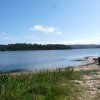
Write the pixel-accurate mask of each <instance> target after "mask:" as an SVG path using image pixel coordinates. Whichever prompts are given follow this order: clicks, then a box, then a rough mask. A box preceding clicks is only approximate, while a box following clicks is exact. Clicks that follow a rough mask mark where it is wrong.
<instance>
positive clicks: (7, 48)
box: [0, 43, 100, 51]
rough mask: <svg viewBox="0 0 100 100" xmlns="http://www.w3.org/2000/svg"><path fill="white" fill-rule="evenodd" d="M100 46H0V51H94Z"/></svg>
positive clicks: (25, 44)
mask: <svg viewBox="0 0 100 100" xmlns="http://www.w3.org/2000/svg"><path fill="white" fill-rule="evenodd" d="M95 48H100V45H92V44H91V45H88V44H87V45H81V44H80V45H65V44H30V43H29V44H27V43H15V44H0V51H28V50H71V49H95Z"/></svg>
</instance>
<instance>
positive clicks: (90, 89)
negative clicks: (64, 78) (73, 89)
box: [74, 57, 100, 100]
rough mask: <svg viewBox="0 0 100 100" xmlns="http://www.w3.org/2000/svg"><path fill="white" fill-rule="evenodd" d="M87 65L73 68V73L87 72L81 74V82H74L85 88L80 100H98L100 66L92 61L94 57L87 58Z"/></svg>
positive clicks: (99, 94) (99, 92)
mask: <svg viewBox="0 0 100 100" xmlns="http://www.w3.org/2000/svg"><path fill="white" fill-rule="evenodd" d="M87 60H88V64H86V65H81V66H78V67H75V68H74V70H75V71H85V72H86V71H88V72H89V73H88V74H87V73H86V74H83V79H82V80H75V81H74V82H75V83H77V84H80V85H81V86H83V87H85V92H84V94H83V95H82V97H80V100H100V65H98V64H97V61H95V60H94V57H88V59H87Z"/></svg>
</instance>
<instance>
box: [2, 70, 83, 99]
mask: <svg viewBox="0 0 100 100" xmlns="http://www.w3.org/2000/svg"><path fill="white" fill-rule="evenodd" d="M80 79H81V75H80V74H79V73H78V72H74V71H73V68H65V69H64V70H60V69H57V70H55V71H48V70H46V71H40V72H37V73H33V72H29V73H28V72H24V73H20V74H18V73H17V74H15V73H14V74H11V73H5V74H4V73H2V74H1V75H0V100H77V99H78V97H79V96H80V95H81V93H82V87H81V86H79V85H78V84H75V83H74V80H80Z"/></svg>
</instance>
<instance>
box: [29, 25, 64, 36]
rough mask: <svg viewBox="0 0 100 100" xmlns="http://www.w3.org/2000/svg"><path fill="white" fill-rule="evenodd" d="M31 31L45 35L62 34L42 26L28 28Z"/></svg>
mask: <svg viewBox="0 0 100 100" xmlns="http://www.w3.org/2000/svg"><path fill="white" fill-rule="evenodd" d="M30 29H31V30H32V31H38V32H45V33H55V34H63V32H61V31H59V29H57V28H55V27H51V26H43V25H34V26H33V27H32V28H30Z"/></svg>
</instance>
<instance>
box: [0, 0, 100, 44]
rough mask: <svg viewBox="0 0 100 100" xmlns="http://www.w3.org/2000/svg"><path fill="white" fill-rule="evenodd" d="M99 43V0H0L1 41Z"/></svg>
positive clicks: (1, 42)
mask: <svg viewBox="0 0 100 100" xmlns="http://www.w3.org/2000/svg"><path fill="white" fill-rule="evenodd" d="M5 43H6V44H8V43H41V44H46V43H47V44H48V43H54V44H56V43H59V44H100V0H0V44H5Z"/></svg>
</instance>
